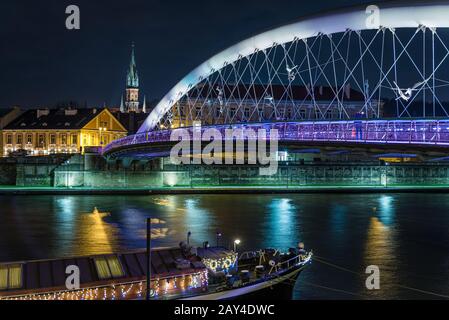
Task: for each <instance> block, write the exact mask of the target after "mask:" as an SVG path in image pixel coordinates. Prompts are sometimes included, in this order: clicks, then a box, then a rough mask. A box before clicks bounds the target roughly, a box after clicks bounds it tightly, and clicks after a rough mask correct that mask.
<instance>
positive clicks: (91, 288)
mask: <svg viewBox="0 0 449 320" xmlns="http://www.w3.org/2000/svg"><path fill="white" fill-rule="evenodd" d="M311 260H312V253H311V252H306V251H305V250H304V248H303V247H301V246H300V247H299V248H295V249H289V251H288V252H287V253H282V252H280V251H278V250H274V249H267V250H259V251H256V252H247V253H243V254H241V255H239V256H238V254H237V253H236V252H234V251H232V250H228V249H226V248H222V247H214V248H210V247H208V246H204V247H203V248H192V247H190V246H188V245H186V244H184V243H182V244H181V245H180V247H178V248H164V249H154V250H152V251H151V282H150V288H151V291H150V296H151V299H154V300H171V299H186V300H226V299H239V298H250V297H258V298H259V297H262V298H263V297H264V296H266V295H267V293H269V294H270V297H271V298H273V293H274V292H276V295H275V296H274V297H275V298H278V299H279V298H281V297H286V298H289V296H288V295H290V297H291V292H292V285H291V283H292V280H296V278H297V276H298V275H299V274H300V272H301V271H302V270H303V269H304V268H305V267H306V266H307V265H308V264H309V263H310V262H311ZM146 261H147V254H146V251H145V250H139V251H134V252H128V253H123V254H108V255H96V256H89V257H75V258H65V259H55V260H39V261H24V262H14V263H0V300H5V299H6V300H131V299H132V300H138V299H145V296H146V279H147V277H146V267H147V265H146ZM77 279H79V283H78V280H77Z"/></svg>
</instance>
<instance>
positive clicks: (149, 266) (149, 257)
mask: <svg viewBox="0 0 449 320" xmlns="http://www.w3.org/2000/svg"><path fill="white" fill-rule="evenodd" d="M151 229H152V221H151V218H148V219H147V270H146V271H147V272H146V274H147V292H146V299H147V301H149V300H150V299H151Z"/></svg>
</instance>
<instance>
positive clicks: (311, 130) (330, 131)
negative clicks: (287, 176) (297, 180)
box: [103, 120, 449, 153]
mask: <svg viewBox="0 0 449 320" xmlns="http://www.w3.org/2000/svg"><path fill="white" fill-rule="evenodd" d="M211 128H213V129H217V130H218V131H220V133H221V134H222V136H223V137H225V130H226V129H231V128H234V129H252V130H254V131H255V132H257V131H258V130H260V129H265V130H266V131H267V138H268V137H269V132H270V130H272V129H276V130H278V133H279V141H307V142H313V141H317V142H326V141H327V142H351V143H367V144H370V143H372V144H379V143H391V144H395V143H397V144H413V145H429V144H433V145H449V120H373V121H338V122H337V121H334V122H282V123H280V122H277V123H263V124H238V125H216V126H204V127H201V131H202V132H204V131H205V130H207V129H211ZM175 130H187V131H188V132H189V134H190V137H191V138H192V134H193V130H194V129H193V128H191V127H190V128H180V129H174V130H161V131H150V132H147V133H142V134H136V135H132V136H128V137H125V138H122V139H119V140H116V141H114V142H112V143H110V144H109V145H107V146H106V147H105V148H104V150H103V153H109V152H111V151H112V150H114V149H117V148H120V147H124V146H132V145H139V144H151V143H155V142H169V141H170V137H171V134H172V132H173V131H175Z"/></svg>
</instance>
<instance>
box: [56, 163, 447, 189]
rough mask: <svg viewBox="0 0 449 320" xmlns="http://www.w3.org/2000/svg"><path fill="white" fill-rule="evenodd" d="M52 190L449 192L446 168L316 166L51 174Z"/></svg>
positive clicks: (74, 171)
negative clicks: (265, 171) (266, 171)
mask: <svg viewBox="0 0 449 320" xmlns="http://www.w3.org/2000/svg"><path fill="white" fill-rule="evenodd" d="M54 175H55V177H54V186H55V187H84V188H161V187H209V186H211V187H220V186H223V187H224V186H239V187H252V186H255V187H257V186H260V187H270V186H273V187H296V186H297V187H301V186H304V187H313V186H354V187H369V186H372V187H378V186H390V187H393V186H419V185H423V186H424V185H425V186H429V185H434V186H449V166H441V165H440V166H439V165H423V164H414V165H404V164H403V165H394V166H381V165H363V164H347V165H342V164H340V165H336V164H320V165H313V164H310V165H298V166H281V167H280V168H279V170H278V172H277V174H275V175H272V176H261V175H260V174H259V169H258V168H256V167H247V166H220V167H213V166H210V167H205V166H203V167H201V166H189V167H184V168H178V169H177V170H172V171H170V170H167V169H166V170H164V171H145V170H143V171H124V170H123V171H101V170H97V171H76V170H67V171H60V170H58V171H56V172H55V173H54Z"/></svg>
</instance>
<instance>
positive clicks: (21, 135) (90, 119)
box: [2, 109, 127, 156]
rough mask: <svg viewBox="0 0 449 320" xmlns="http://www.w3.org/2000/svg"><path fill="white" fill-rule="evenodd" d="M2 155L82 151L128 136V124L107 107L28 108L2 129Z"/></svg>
mask: <svg viewBox="0 0 449 320" xmlns="http://www.w3.org/2000/svg"><path fill="white" fill-rule="evenodd" d="M2 135H3V142H4V146H3V155H4V156H8V155H10V154H11V153H13V152H23V153H25V151H26V153H27V154H28V155H48V154H61V153H82V152H84V148H86V147H102V146H105V145H107V144H108V143H110V142H112V141H114V140H116V139H119V138H122V137H124V136H126V135H127V130H126V129H125V127H124V126H123V125H122V124H121V123H120V122H119V121H118V120H117V119H116V118H115V117H114V116H113V115H112V113H110V112H109V111H108V110H107V109H39V110H29V111H26V112H25V113H23V114H22V115H21V116H20V117H18V118H17V119H16V120H14V121H12V122H11V123H10V124H9V125H7V126H6V127H5V128H4V129H3V132H2Z"/></svg>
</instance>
